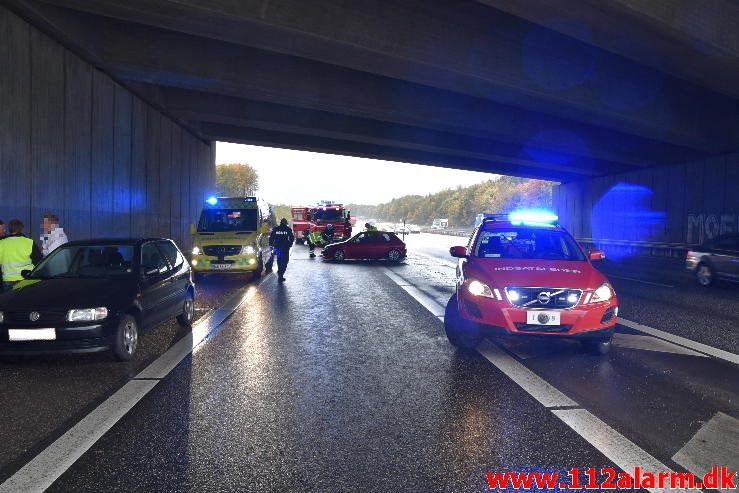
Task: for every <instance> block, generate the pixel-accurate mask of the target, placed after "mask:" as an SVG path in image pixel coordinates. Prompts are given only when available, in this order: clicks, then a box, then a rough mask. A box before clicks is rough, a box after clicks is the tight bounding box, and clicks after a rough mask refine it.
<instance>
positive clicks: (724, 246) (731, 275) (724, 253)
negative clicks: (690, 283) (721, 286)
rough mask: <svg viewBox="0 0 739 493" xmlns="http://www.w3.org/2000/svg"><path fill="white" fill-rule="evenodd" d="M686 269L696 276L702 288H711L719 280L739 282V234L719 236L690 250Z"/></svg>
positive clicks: (686, 259) (686, 260)
mask: <svg viewBox="0 0 739 493" xmlns="http://www.w3.org/2000/svg"><path fill="white" fill-rule="evenodd" d="M685 268H686V269H687V270H688V271H690V272H692V273H693V274H695V278H696V280H697V281H698V283H699V284H700V285H702V286H710V285H711V284H713V283H714V282H716V281H717V280H719V279H720V280H723V281H730V282H739V233H729V234H724V235H721V236H717V237H716V238H714V239H712V240H708V241H707V242H705V243H704V244H702V245H701V246H699V247H698V248H696V249H694V250H690V251H689V252H688V255H687V257H686V258H685Z"/></svg>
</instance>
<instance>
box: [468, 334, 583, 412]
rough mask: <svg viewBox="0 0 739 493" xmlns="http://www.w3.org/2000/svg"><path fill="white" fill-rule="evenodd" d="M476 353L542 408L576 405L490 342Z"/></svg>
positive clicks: (478, 347)
mask: <svg viewBox="0 0 739 493" xmlns="http://www.w3.org/2000/svg"><path fill="white" fill-rule="evenodd" d="M477 351H478V352H479V353H480V354H482V355H483V356H484V357H485V359H487V360H488V361H489V362H491V363H492V364H493V365H495V367H496V368H498V369H499V370H500V371H502V372H503V373H504V374H505V375H506V376H508V378H510V379H511V380H513V381H514V382H515V383H516V384H518V386H519V387H521V388H522V389H523V390H525V391H526V392H527V393H528V394H529V395H531V397H533V398H534V399H536V400H537V401H539V403H541V405H543V406H544V407H572V406H577V405H578V404H577V402H575V401H573V400H572V399H570V398H569V397H567V396H566V395H564V394H563V393H562V392H560V391H559V390H557V389H556V388H554V386H552V385H550V384H549V383H548V382H547V381H545V380H544V379H543V378H541V377H540V376H539V375H537V374H536V373H534V372H533V371H531V370H529V369H528V368H526V367H525V366H524V365H522V364H521V363H519V362H518V361H516V360H515V359H513V358H512V357H511V356H509V355H508V354H507V353H506V352H505V351H503V350H502V349H500V348H499V347H498V346H496V345H495V344H493V343H491V342H490V341H488V340H485V341H483V342H482V343H480V345H479V346H477Z"/></svg>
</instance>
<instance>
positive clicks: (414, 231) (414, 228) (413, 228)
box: [410, 225, 421, 235]
mask: <svg viewBox="0 0 739 493" xmlns="http://www.w3.org/2000/svg"><path fill="white" fill-rule="evenodd" d="M410 229H411V234H414V235H415V234H419V233H420V232H421V228H420V227H419V226H416V225H413V226H411V228H410Z"/></svg>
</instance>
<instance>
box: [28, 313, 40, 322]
mask: <svg viewBox="0 0 739 493" xmlns="http://www.w3.org/2000/svg"><path fill="white" fill-rule="evenodd" d="M39 318H41V314H40V313H39V312H31V314H30V315H28V319H29V320H30V321H31V322H38V319H39Z"/></svg>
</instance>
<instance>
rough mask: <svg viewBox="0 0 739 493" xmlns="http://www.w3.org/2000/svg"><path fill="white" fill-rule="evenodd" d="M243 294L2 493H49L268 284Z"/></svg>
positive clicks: (19, 473)
mask: <svg viewBox="0 0 739 493" xmlns="http://www.w3.org/2000/svg"><path fill="white" fill-rule="evenodd" d="M269 277H270V276H269V275H267V276H265V277H263V278H262V280H260V282H259V283H257V284H256V285H250V286H248V287H246V288H243V289H239V290H238V291H237V292H236V293H235V294H234V295H232V296H231V297H230V298H229V299H228V300H227V301H226V303H224V304H223V305H222V306H221V307H219V308H218V309H216V310H213V311H212V312H210V313H209V314H208V315H206V316H205V317H203V318H201V319H200V320H199V321H198V322H196V323H195V324H194V325H193V328H192V331H191V332H190V333H189V334H187V335H186V336H185V337H183V338H182V339H180V340H179V341H177V343H175V344H174V345H173V346H172V347H170V348H169V349H168V350H167V351H165V352H164V353H163V354H162V355H161V356H159V357H158V358H157V359H156V360H154V361H153V362H152V363H151V364H149V366H147V367H146V368H145V369H144V370H143V371H141V372H140V373H139V374H138V375H136V376H135V377H134V378H133V379H132V380H130V381H129V382H127V383H126V384H125V385H124V386H123V387H121V388H120V389H118V390H117V391H116V392H115V393H114V394H113V395H112V396H110V397H108V398H107V399H106V400H105V401H103V402H102V403H101V404H100V405H99V406H97V407H96V408H95V409H93V410H92V411H91V412H90V413H89V414H88V415H87V416H85V417H84V418H82V419H81V420H80V421H79V422H77V423H76V424H75V425H74V426H72V428H70V429H69V430H68V431H67V432H65V433H64V434H63V435H62V436H60V437H59V438H57V439H56V440H55V441H54V442H53V443H52V444H51V445H49V446H48V447H46V448H45V449H44V450H42V451H41V452H40V453H39V454H38V455H36V457H34V458H33V459H31V460H30V461H29V462H27V463H26V464H25V465H24V466H23V467H21V468H20V469H19V470H18V471H16V472H15V474H13V475H12V476H11V477H10V478H8V479H7V480H5V482H3V483H2V484H0V493H14V492H17V491H24V492H39V493H40V492H43V491H44V490H46V489H47V488H49V487H50V486H51V485H52V484H53V483H54V481H56V480H57V479H58V478H59V477H60V476H61V475H62V474H64V473H65V472H66V471H67V470H68V469H69V468H70V467H71V466H72V465H73V464H74V463H75V462H76V461H77V459H79V458H80V457H82V455H83V454H84V453H85V452H87V451H88V450H89V449H90V448H91V447H92V446H93V445H94V444H95V443H96V442H97V441H98V440H99V439H100V438H102V437H103V435H105V433H107V432H108V430H110V429H111V428H112V427H113V426H115V424H116V423H117V422H118V421H120V420H121V418H123V416H125V415H126V413H128V411H130V410H131V409H132V408H133V407H134V406H135V405H136V404H137V403H138V402H139V401H141V399H143V398H144V397H145V396H146V394H148V393H149V391H151V390H152V389H153V388H154V387H155V386H156V385H157V384H158V383H159V382H160V381H161V380H162V379H163V378H164V377H166V376H167V375H168V374H169V373H170V372H171V371H172V370H173V369H174V368H175V367H176V366H177V365H178V364H179V363H180V362H181V361H182V360H183V359H185V358H186V357H187V356H188V355H189V354H190V353H192V352H193V350H194V349H195V348H196V347H198V345H200V344H201V343H202V342H203V341H204V340H206V339H207V338H208V337H209V336H210V335H211V334H212V333H214V332H215V331H216V329H217V328H218V327H219V326H220V325H221V324H222V323H223V322H225V321H226V319H228V318H229V317H230V316H231V315H232V314H233V313H234V312H235V311H236V310H237V309H238V308H239V307H240V306H241V305H242V304H243V303H244V302H245V301H247V300H249V299H250V298H251V297H252V296H254V294H255V293H256V290H257V288H258V287H259V286H260V285H261V284H262V282H264V281H265V280H266V279H268V278H269Z"/></svg>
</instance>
